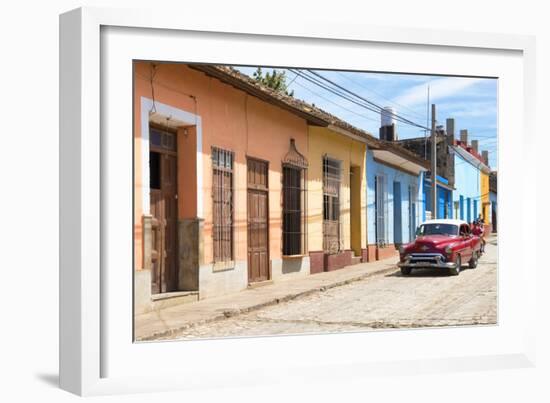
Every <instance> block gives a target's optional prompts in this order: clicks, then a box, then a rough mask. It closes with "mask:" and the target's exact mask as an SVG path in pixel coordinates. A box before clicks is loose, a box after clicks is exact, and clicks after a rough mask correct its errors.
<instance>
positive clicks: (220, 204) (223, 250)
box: [212, 147, 234, 262]
mask: <svg viewBox="0 0 550 403" xmlns="http://www.w3.org/2000/svg"><path fill="white" fill-rule="evenodd" d="M233 160H234V156H233V153H232V152H231V151H226V150H222V149H220V148H216V147H212V174H213V175H212V199H213V212H212V213H213V214H212V215H213V217H212V239H213V242H214V262H223V261H229V260H233Z"/></svg>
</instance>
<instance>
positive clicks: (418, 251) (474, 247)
mask: <svg viewBox="0 0 550 403" xmlns="http://www.w3.org/2000/svg"><path fill="white" fill-rule="evenodd" d="M480 255H481V239H480V237H479V236H476V235H473V234H472V232H471V228H470V225H468V223H467V222H465V221H462V220H450V219H445V220H429V221H426V222H425V223H424V224H422V225H421V226H420V227H418V230H417V232H416V239H415V240H414V242H411V243H409V244H405V245H402V246H401V247H400V248H399V258H400V259H399V263H398V264H397V265H398V267H400V268H401V273H402V274H403V275H408V274H410V273H411V270H412V269H415V268H437V269H446V270H448V271H449V273H450V274H452V275H455V276H456V275H458V273H460V269H461V268H462V265H463V264H464V263H465V262H467V263H468V266H469V267H470V268H472V269H474V268H476V267H477V260H478V258H479V256H480Z"/></svg>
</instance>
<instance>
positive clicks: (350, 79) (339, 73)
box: [336, 71, 424, 119]
mask: <svg viewBox="0 0 550 403" xmlns="http://www.w3.org/2000/svg"><path fill="white" fill-rule="evenodd" d="M336 73H337V74H338V75H339V76H341V77H343V78H345V79H346V80H348V81H349V82H351V83H353V84H355V85H358V86H359V87H361V88H364V89H365V90H367V91H369V92H372V93H373V94H375V95H378V96H379V97H380V98H382V99H385V100H387V101H389V102H391V103H392V104H394V105H397V106H399V107H401V108H405V109H407V110H409V111H411V112H412V113H401V114H402V115H410V116H413V115H414V116H415V117H417V118H418V117H420V118H422V119H424V115H423V114H421V113H419V112H417V111H415V110H414V109H412V108H409V107H408V106H405V105H403V104H400V103H398V102H395V101H394V100H392V99H390V98H388V97H385V96H384V95H382V94H380V93H379V92H376V91H374V90H373V89H371V88H368V87H367V86H366V85H363V84H362V83H360V82H358V81H356V80H353V79H352V78H350V77H348V76H347V75H345V74H343V73H341V72H339V71H337V72H336Z"/></svg>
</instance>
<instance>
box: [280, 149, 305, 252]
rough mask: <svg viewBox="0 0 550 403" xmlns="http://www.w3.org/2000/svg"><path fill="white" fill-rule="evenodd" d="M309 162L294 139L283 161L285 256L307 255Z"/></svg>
mask: <svg viewBox="0 0 550 403" xmlns="http://www.w3.org/2000/svg"><path fill="white" fill-rule="evenodd" d="M307 166H308V163H307V160H306V159H305V157H304V156H303V155H302V154H300V153H299V152H298V150H297V149H296V145H295V143H294V139H291V140H290V150H289V152H288V153H287V155H286V156H285V158H284V159H283V195H282V196H283V255H284V256H291V255H305V254H306V253H307V228H306V226H307V223H306V206H307V191H306V190H307V189H306V184H307Z"/></svg>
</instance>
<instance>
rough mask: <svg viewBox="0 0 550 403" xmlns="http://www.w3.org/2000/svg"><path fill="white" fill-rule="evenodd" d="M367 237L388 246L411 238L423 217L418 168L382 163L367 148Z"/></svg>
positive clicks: (421, 191) (378, 243) (372, 241)
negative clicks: (413, 170)
mask: <svg viewBox="0 0 550 403" xmlns="http://www.w3.org/2000/svg"><path fill="white" fill-rule="evenodd" d="M366 171H367V239H368V244H369V246H371V247H372V246H376V247H379V248H380V247H392V246H396V245H400V244H402V243H407V242H410V241H411V240H412V239H414V234H415V231H416V227H417V226H418V225H419V224H420V223H421V221H422V220H423V209H424V208H423V205H422V194H423V182H422V180H421V178H422V175H423V174H422V172H419V173H418V174H415V173H412V172H407V171H405V170H401V169H398V168H396V167H395V166H393V165H391V164H384V163H383V162H380V161H379V160H377V159H376V158H375V157H374V155H373V151H372V150H371V149H367V169H366Z"/></svg>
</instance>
